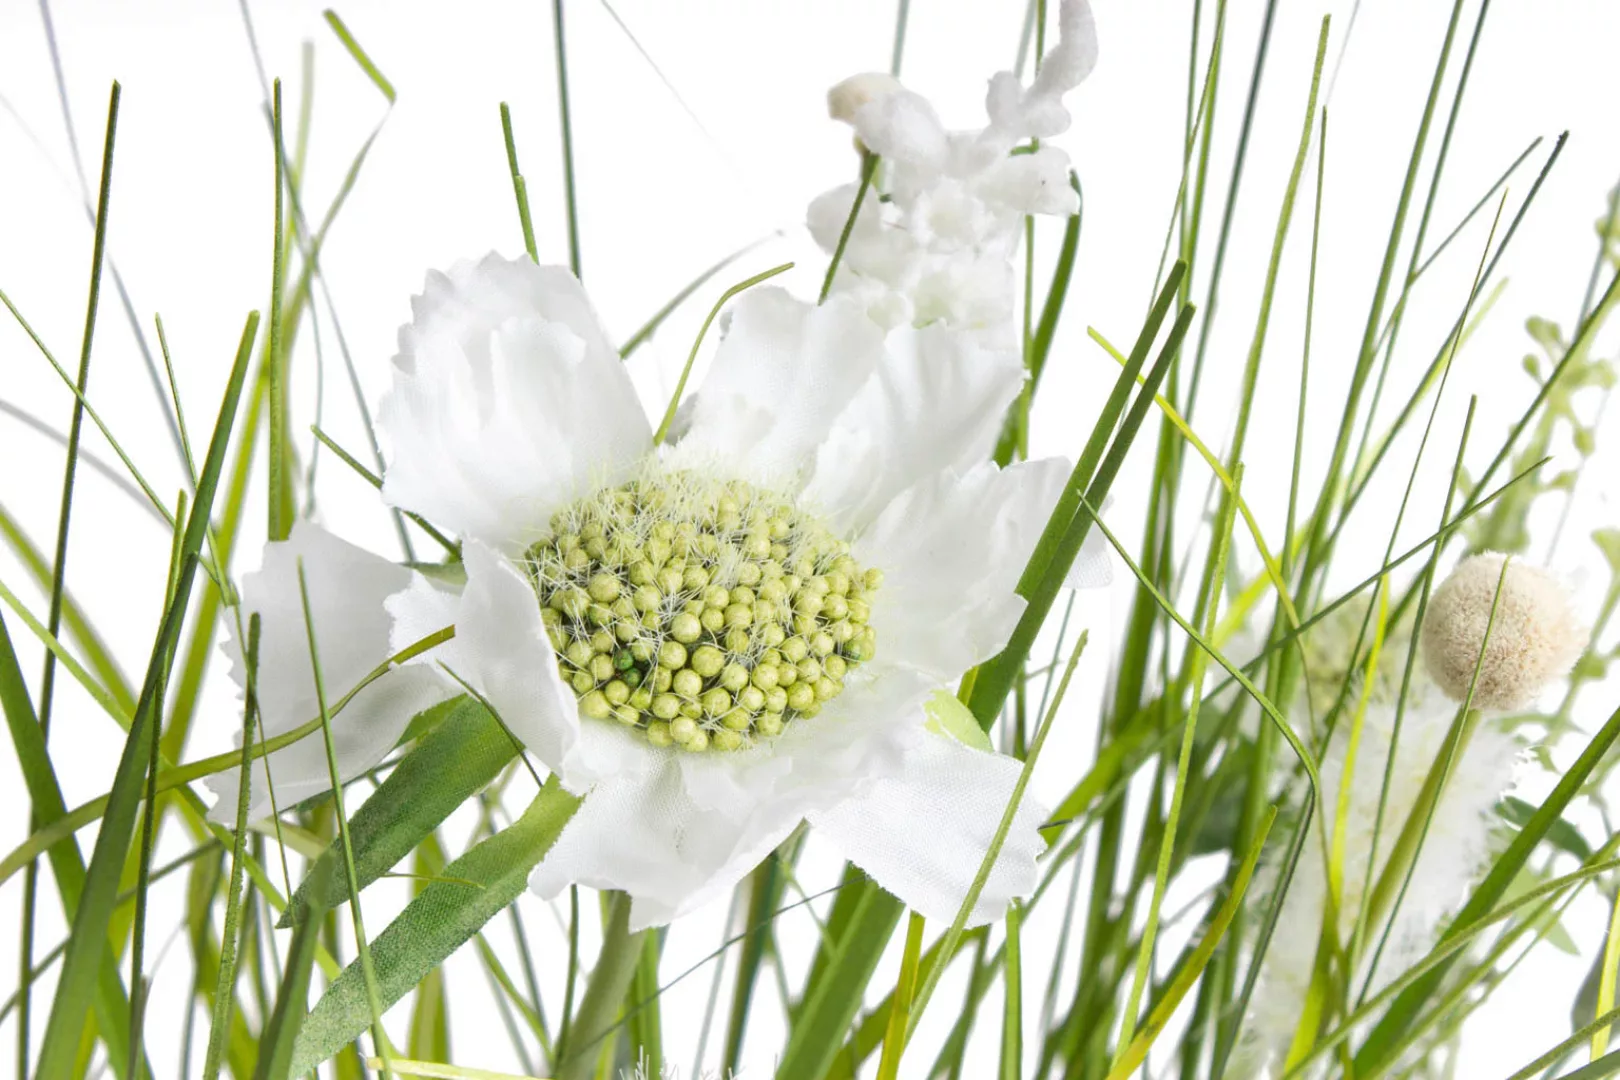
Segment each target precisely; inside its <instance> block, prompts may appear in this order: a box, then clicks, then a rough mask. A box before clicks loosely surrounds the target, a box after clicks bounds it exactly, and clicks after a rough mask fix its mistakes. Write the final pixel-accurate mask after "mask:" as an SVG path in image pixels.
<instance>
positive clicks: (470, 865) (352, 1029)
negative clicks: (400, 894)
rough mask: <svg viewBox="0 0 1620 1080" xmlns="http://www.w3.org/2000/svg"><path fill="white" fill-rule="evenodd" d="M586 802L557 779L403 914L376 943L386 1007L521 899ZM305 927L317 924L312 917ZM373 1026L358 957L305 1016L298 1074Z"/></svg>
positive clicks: (297, 1051)
mask: <svg viewBox="0 0 1620 1080" xmlns="http://www.w3.org/2000/svg"><path fill="white" fill-rule="evenodd" d="M578 806H579V800H578V799H577V798H576V797H574V796H573V795H570V794H568V792H566V791H564V790H563V789H562V787H561V785H560V784H559V783H558V782H557V779H556V778H555V777H553V778H551V779H550V780H548V781H547V782H546V786H545V787H544V788H542V789H541V791H540V794H539V795H537V796H535V799H534V802H532V803H530V804H529V808H528V809H527V810H526V811H524V813H523V816H522V817H520V818H519V819H518V820H517V821H516V822H514V823H513V824H512V826H511V827H510V828H508V829H504V830H502V831H501V832H498V833H496V834H495V835H494V836H492V837H490V838H489V839H488V840H485V841H483V842H482V843H480V844H478V845H477V846H475V847H474V848H472V850H470V851H468V852H467V853H466V854H465V855H463V856H462V857H461V858H459V859H457V860H456V861H455V862H452V863H451V864H450V865H449V866H446V867H445V868H444V879H443V880H440V881H435V882H433V883H432V884H430V885H428V886H427V887H426V888H425V889H423V890H422V891H421V893H420V894H419V895H417V897H416V898H415V899H414V900H412V901H411V902H410V904H409V905H408V906H407V907H406V908H405V910H404V911H403V912H401V913H400V915H399V917H398V918H397V919H395V920H394V921H393V922H392V923H390V924H389V925H388V927H387V929H385V930H384V931H383V932H382V933H381V934H379V935H378V936H377V937H376V938H374V939H372V941H371V961H372V966H373V969H374V970H375V971H376V975H377V990H378V995H379V998H380V1000H381V1002H382V1006H383V1008H385V1009H386V1008H388V1007H389V1006H391V1005H393V1004H394V1003H395V1002H397V1001H399V1000H400V999H401V998H403V997H404V996H405V995H406V994H408V993H410V992H411V990H412V989H414V988H415V987H416V985H417V984H418V983H420V982H421V981H422V980H423V979H424V978H426V977H427V975H428V973H429V972H431V971H433V970H435V969H436V968H437V967H438V966H439V965H440V964H441V963H443V962H444V960H445V959H446V958H447V957H448V956H449V955H450V954H451V953H453V952H455V951H456V949H458V948H460V947H461V945H462V944H463V943H465V942H466V941H467V940H468V939H470V938H471V937H472V936H473V935H474V934H476V933H477V932H478V930H479V928H480V927H482V926H483V925H484V924H485V923H486V922H488V921H489V920H490V919H492V918H494V917H495V916H496V915H498V914H500V912H501V911H502V910H503V909H505V907H506V905H508V904H510V903H511V902H512V901H513V900H516V899H517V897H518V895H519V894H520V893H521V892H522V891H523V886H524V883H525V882H526V881H528V878H529V871H531V870H532V869H534V866H535V864H537V863H538V862H539V861H540V859H541V858H542V857H543V856H544V855H545V853H546V852H547V850H549V849H550V847H551V845H552V843H553V842H555V841H556V839H557V836H558V835H559V834H560V833H561V832H562V830H563V826H564V825H566V824H567V823H568V819H569V818H570V817H572V816H573V813H574V811H575V809H577V808H578ZM305 925H306V926H307V925H310V924H309V923H305ZM370 1026H371V1006H370V1004H369V1003H368V1001H367V998H366V984H365V978H364V974H363V973H362V971H361V969H360V965H359V963H358V962H356V963H352V964H350V965H349V966H348V967H347V968H345V969H344V971H343V973H342V974H341V975H339V976H338V977H337V979H336V980H334V981H333V983H332V985H331V986H329V987H328V988H327V990H326V993H325V994H324V995H322V997H321V1000H320V1003H319V1004H317V1005H316V1006H315V1008H314V1010H312V1011H311V1012H310V1014H309V1016H308V1018H306V1019H305V1021H304V1025H303V1030H302V1031H301V1032H300V1033H299V1035H298V1042H297V1045H296V1046H295V1048H294V1051H293V1066H292V1073H293V1074H294V1075H299V1076H301V1075H303V1074H304V1073H307V1072H308V1071H309V1070H310V1069H312V1068H314V1067H315V1066H316V1065H318V1064H320V1063H321V1062H323V1061H325V1060H326V1059H327V1058H329V1057H331V1056H332V1055H333V1054H335V1053H337V1052H338V1051H339V1050H341V1049H342V1048H343V1047H345V1046H347V1045H348V1044H349V1043H350V1042H352V1041H353V1040H354V1039H355V1038H356V1037H357V1036H358V1035H359V1034H360V1033H361V1032H363V1031H365V1030H366V1029H367V1028H368V1027H370Z"/></svg>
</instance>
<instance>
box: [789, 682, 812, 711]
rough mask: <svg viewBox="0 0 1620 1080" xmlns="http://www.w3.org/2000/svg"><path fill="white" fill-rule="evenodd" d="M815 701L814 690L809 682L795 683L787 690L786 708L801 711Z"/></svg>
mask: <svg viewBox="0 0 1620 1080" xmlns="http://www.w3.org/2000/svg"><path fill="white" fill-rule="evenodd" d="M815 701H816V690H815V687H813V686H811V685H810V684H809V683H795V684H794V685H793V687H792V689H790V690H789V691H788V699H787V703H788V708H790V709H792V710H794V711H795V712H803V711H804V710H805V709H808V708H809V707H810V706H811V705H814V704H815Z"/></svg>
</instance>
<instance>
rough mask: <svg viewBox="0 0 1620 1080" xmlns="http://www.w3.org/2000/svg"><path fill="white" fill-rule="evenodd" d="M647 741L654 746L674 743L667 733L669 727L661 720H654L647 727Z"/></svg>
mask: <svg viewBox="0 0 1620 1080" xmlns="http://www.w3.org/2000/svg"><path fill="white" fill-rule="evenodd" d="M647 741H648V742H650V743H652V744H653V745H654V746H660V747H662V746H669V745H670V744H671V743H673V742H674V741H675V738H674V736H672V735H671V734H670V733H669V725H668V724H666V723H665V722H664V721H662V720H654V721H653V722H652V723H650V724H648V725H647Z"/></svg>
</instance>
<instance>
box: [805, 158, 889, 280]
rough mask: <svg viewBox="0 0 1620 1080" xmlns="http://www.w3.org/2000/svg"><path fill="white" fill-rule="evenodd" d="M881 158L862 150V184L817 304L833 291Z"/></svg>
mask: <svg viewBox="0 0 1620 1080" xmlns="http://www.w3.org/2000/svg"><path fill="white" fill-rule="evenodd" d="M881 160H882V159H881V158H879V157H878V156H877V155H876V154H874V153H872V152H871V151H870V150H865V149H863V150H862V151H861V185H860V187H858V188H856V189H855V201H854V202H852V203H851V204H850V207H849V217H847V218H845V219H844V228H843V229H842V230H841V231H840V232H839V234H838V245H837V246H836V247H835V248H833V253H832V259H830V260H829V261H828V263H827V274H826V276H825V277H823V278H822V279H821V295H820V296H818V297H817V298H816V303H817V304H825V303H826V302H827V296H828V294H829V293H831V292H832V285H833V279H834V278H836V277H837V276H838V265H839V264H840V263H842V262H843V261H844V248H846V247H847V246H849V236H850V234H851V233H853V232H854V231H855V221H856V219H857V218H859V217H860V215H861V203H862V202H864V201H865V200H866V190H867V188H870V187H871V186H872V181H873V180H874V179H875V178H876V177H877V169H878V164H879V162H880V161H881Z"/></svg>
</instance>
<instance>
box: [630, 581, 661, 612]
mask: <svg viewBox="0 0 1620 1080" xmlns="http://www.w3.org/2000/svg"><path fill="white" fill-rule="evenodd" d="M663 601H664V594H663V593H661V592H659V591H658V590H657V589H656V588H654V587H653V586H652V585H650V584H649V585H643V586H641V588H639V589H637V590H636V594H635V597H634V598H633V602H634V603H635V605H636V610H637V611H642V612H646V611H657V610H658V605H659V604H661V603H663Z"/></svg>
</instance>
